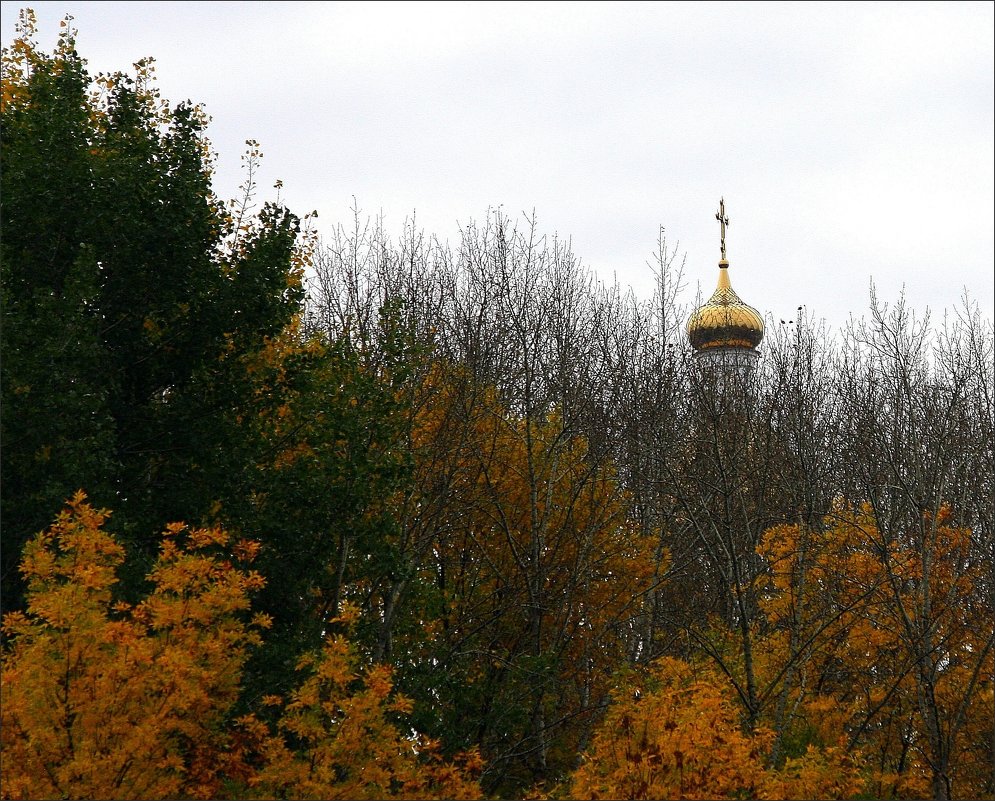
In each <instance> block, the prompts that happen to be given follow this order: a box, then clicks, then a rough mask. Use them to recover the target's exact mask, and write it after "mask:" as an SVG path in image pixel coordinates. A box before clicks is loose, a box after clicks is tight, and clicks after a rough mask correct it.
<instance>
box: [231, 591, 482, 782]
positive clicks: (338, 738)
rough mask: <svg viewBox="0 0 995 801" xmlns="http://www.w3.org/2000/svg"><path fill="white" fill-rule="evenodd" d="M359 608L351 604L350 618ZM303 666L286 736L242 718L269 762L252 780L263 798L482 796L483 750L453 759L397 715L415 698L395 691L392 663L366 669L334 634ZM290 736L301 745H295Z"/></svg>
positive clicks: (287, 713)
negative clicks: (403, 726)
mask: <svg viewBox="0 0 995 801" xmlns="http://www.w3.org/2000/svg"><path fill="white" fill-rule="evenodd" d="M354 615H355V610H354V609H352V608H351V607H346V610H345V617H346V618H349V617H351V616H354ZM336 622H343V621H342V620H341V619H340V620H339V621H336ZM299 669H300V670H302V671H305V672H307V673H308V675H307V677H306V678H305V680H304V682H303V683H302V684H301V686H300V687H299V688H298V689H297V690H296V691H295V692H294V693H293V694H292V696H291V698H290V700H289V702H288V703H287V704H286V706H285V708H284V711H283V715H282V716H281V718H280V722H279V728H280V729H281V730H282V731H283V732H285V733H286V734H287V739H286V740H285V739H284V738H283V736H281V735H279V734H278V735H275V736H268V735H266V733H265V728H264V727H262V724H260V723H259V721H257V720H256V719H254V718H246V719H243V720H242V721H241V724H242V726H243V727H244V728H246V729H247V730H249V731H252V732H255V733H256V735H257V736H258V737H259V740H260V746H259V750H260V752H261V754H262V756H263V767H262V768H261V769H260V770H259V772H258V774H257V775H255V776H253V777H252V778H251V779H250V781H249V785H250V787H251V788H252V790H253V791H254V792H256V793H259V794H260V797H262V798H306V799H312V798H313V799H337V798H349V799H378V798H383V799H387V798H410V799H421V798H453V799H463V798H468V799H473V798H480V787H479V785H478V784H477V782H476V780H475V779H474V778H473V776H474V775H475V774H477V773H479V771H480V767H481V763H480V758H479V755H477V753H476V752H475V751H471V752H470V753H468V754H463V755H461V756H460V757H459V759H458V760H457V762H456V763H445V762H443V761H442V759H441V758H440V757H439V755H438V745H437V743H435V742H433V741H430V740H427V739H425V738H423V737H421V736H420V735H418V734H416V733H414V732H411V731H410V730H409V731H408V732H404V731H402V729H401V728H399V726H398V724H396V723H395V722H393V721H392V717H397V714H398V713H400V714H401V715H404V714H407V713H408V712H410V711H411V702H410V701H409V700H408V699H406V698H404V697H403V696H400V695H397V694H395V693H394V692H393V681H392V679H391V671H390V669H389V668H387V667H385V666H383V665H378V666H375V667H371V668H369V669H367V670H366V671H361V670H360V669H359V665H358V660H357V657H356V653H355V651H354V649H353V648H352V646H351V645H350V644H349V643H348V641H347V640H346V639H345V638H344V637H341V636H334V637H330V638H329V639H328V640H327V641H326V643H325V646H324V649H323V652H322V654H321V655H320V657H317V658H306V659H304V660H302V662H301V664H300V665H299ZM273 700H274V702H276V699H273ZM288 741H291V742H294V743H297V744H298V746H297V747H296V748H295V749H293V750H292V749H291V748H289V747H288V746H287V742H288Z"/></svg>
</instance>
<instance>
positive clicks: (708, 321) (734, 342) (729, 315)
mask: <svg viewBox="0 0 995 801" xmlns="http://www.w3.org/2000/svg"><path fill="white" fill-rule="evenodd" d="M763 338H764V321H763V318H762V317H761V316H760V314H759V312H757V310H756V309H754V308H753V307H752V306H747V305H746V304H745V303H743V301H742V300H740V299H739V295H737V294H736V293H735V291H733V288H732V285H731V284H730V283H729V262H727V261H726V260H725V259H722V261H720V262H719V284H718V286H717V287H716V288H715V292H713V293H712V297H710V298H709V299H708V303H706V304H705V305H704V306H702V307H700V308H699V309H696V310H695V312H694V314H692V315H691V319H689V320H688V339H690V340H691V345H692V347H693V348H694V349H695V350H704V349H706V348H751V349H752V348H756V347H757V345H759V344H760V342H761V340H762V339H763Z"/></svg>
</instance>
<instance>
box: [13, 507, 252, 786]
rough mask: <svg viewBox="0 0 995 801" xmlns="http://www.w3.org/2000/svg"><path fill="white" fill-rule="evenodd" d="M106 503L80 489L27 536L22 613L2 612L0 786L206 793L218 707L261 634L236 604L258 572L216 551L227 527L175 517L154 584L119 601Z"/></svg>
mask: <svg viewBox="0 0 995 801" xmlns="http://www.w3.org/2000/svg"><path fill="white" fill-rule="evenodd" d="M107 514H108V513H107V512H106V511H100V510H96V509H93V508H92V507H91V506H90V505H88V504H87V503H86V502H85V496H84V495H83V494H82V493H78V494H77V495H76V496H75V497H74V498H73V499H72V501H71V503H70V505H69V509H68V510H66V511H65V512H63V513H62V514H61V515H60V516H59V517H58V519H57V520H56V522H55V524H54V525H53V526H52V527H51V528H49V529H48V530H47V531H45V532H43V533H41V534H39V535H38V536H37V537H36V538H35V539H34V540H32V541H31V542H30V543H29V544H28V546H27V547H26V549H25V555H24V560H23V563H22V568H21V569H22V572H23V573H24V575H25V577H26V578H27V580H28V585H29V589H28V597H29V604H28V609H27V614H21V613H13V614H10V615H7V616H6V618H5V619H4V632H5V634H6V635H7V637H8V638H9V641H10V642H9V646H7V647H5V649H4V652H3V709H2V726H0V738H2V739H0V742H2V744H3V763H4V769H3V787H2V794H3V796H4V797H5V798H52V797H63V798H68V797H74V798H157V797H158V798H162V797H178V796H181V795H182V796H187V797H190V796H192V797H199V798H210V797H214V796H216V795H217V794H218V792H219V789H220V785H219V778H218V777H219V775H220V773H221V772H223V771H225V770H227V769H228V763H229V762H230V760H231V757H229V756H228V755H226V753H225V752H226V750H227V746H228V742H227V739H226V737H225V735H224V732H223V729H222V728H221V727H222V723H223V718H224V715H225V714H226V712H227V711H228V709H229V708H230V707H231V705H232V703H233V702H234V701H235V697H236V694H237V692H238V685H239V681H240V678H241V668H242V665H243V663H244V661H245V657H246V650H247V648H248V647H249V646H250V645H253V644H255V643H256V642H258V640H259V636H258V634H257V633H256V632H255V631H254V630H253V629H252V628H250V627H248V626H247V625H246V624H245V623H243V622H242V620H241V613H243V612H244V611H245V610H247V609H248V606H249V600H248V596H249V593H250V592H251V591H252V590H254V589H256V588H258V587H259V586H260V585H261V584H262V579H261V578H260V576H259V575H258V574H256V573H254V572H251V571H247V570H241V569H239V568H236V567H235V566H233V564H232V562H231V561H229V559H227V558H224V557H222V556H217V555H213V553H212V552H214V551H217V550H218V549H221V548H224V547H225V546H226V545H227V544H228V543H227V535H226V534H225V533H224V532H223V531H220V530H217V529H210V530H209V529H198V530H194V531H185V530H184V527H183V526H181V525H171V526H170V527H169V528H168V529H167V531H166V533H165V535H164V538H163V544H162V548H161V551H160V555H159V559H158V561H157V562H156V564H155V567H154V568H153V570H152V572H151V573H150V575H149V579H150V581H151V582H152V583H153V585H154V588H153V590H152V592H151V594H150V595H149V596H148V597H147V598H146V599H145V600H144V601H142V602H141V603H140V604H138V605H137V606H129V605H128V604H124V603H114V602H113V597H112V588H113V585H114V584H115V582H116V580H117V579H116V575H115V573H116V570H117V568H118V567H119V566H120V564H121V563H122V561H123V559H124V551H123V549H122V547H121V546H120V545H119V544H118V543H117V542H115V540H114V539H113V538H112V537H111V536H110V535H109V534H107V533H105V532H104V531H103V530H102V526H103V524H104V522H105V520H106V518H107ZM252 550H253V548H252V546H251V544H248V543H242V544H241V545H240V546H239V551H240V553H241V554H243V555H244V556H251V554H252ZM265 623H266V621H265V620H259V621H257V624H259V625H265Z"/></svg>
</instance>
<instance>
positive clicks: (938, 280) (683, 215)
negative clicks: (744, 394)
mask: <svg viewBox="0 0 995 801" xmlns="http://www.w3.org/2000/svg"><path fill="white" fill-rule="evenodd" d="M21 5H23V4H19V3H9V2H4V3H3V7H2V9H3V21H2V30H3V44H4V45H5V46H6V45H9V44H10V42H11V41H12V39H13V37H14V23H15V21H16V17H17V11H18V9H19V8H20V7H21ZM33 8H34V9H35V10H36V12H37V15H38V21H39V27H40V35H39V40H40V42H41V44H42V45H43V47H44V48H45V49H50V48H51V46H52V44H53V43H54V40H55V36H56V33H57V30H58V21H59V19H61V18H62V16H63V15H65V14H67V13H68V14H72V15H73V17H75V22H74V24H75V25H76V26H77V27H78V29H79V36H78V40H77V46H78V49H79V51H80V53H81V54H82V55H83V56H84V57H85V58H86V59H87V60H88V62H89V66H90V69H91V72H92V73H97V72H101V71H111V70H117V69H126V68H130V66H131V64H132V63H133V62H135V61H137V60H138V59H139V58H142V57H144V56H153V57H154V58H155V59H156V65H157V73H158V77H159V86H160V89H161V91H162V95H163V96H164V97H166V98H168V99H169V100H171V101H173V102H174V103H175V102H178V101H181V100H186V99H191V100H194V101H195V102H200V103H202V104H203V105H204V106H205V107H206V110H207V112H208V113H209V114H210V115H211V117H212V120H213V121H212V123H211V126H210V128H209V136H210V138H211V140H212V142H213V143H214V146H215V148H216V150H217V151H218V154H219V162H218V167H219V168H218V175H217V177H216V190H217V192H218V194H219V195H220V196H222V197H225V198H227V197H230V196H231V195H233V194H234V193H235V189H236V187H237V186H238V184H239V183H240V181H241V176H240V174H239V163H240V159H239V157H240V155H241V153H242V152H243V150H244V141H245V140H246V139H249V138H252V139H256V140H258V141H259V142H260V143H261V145H262V147H263V151H264V153H265V160H264V163H263V169H262V172H261V184H262V185H263V186H271V185H272V184H273V183H274V182H275V181H276V180H277V179H279V180H282V181H283V187H284V188H283V190H282V192H283V198H284V200H285V201H286V203H287V204H288V205H289V206H290V208H291V209H292V210H294V211H296V212H298V213H304V212H306V211H310V210H311V209H316V210H317V211H318V212H319V229H321V230H326V229H328V228H329V227H331V226H333V225H334V224H336V223H340V222H348V221H349V219H350V214H351V213H350V207H351V206H352V204H353V197H355V199H356V202H357V203H358V205H359V207H360V209H361V211H362V213H363V215H364V216H367V215H368V216H377V215H380V214H381V213H382V215H383V217H384V220H385V224H386V227H387V229H388V230H390V231H394V232H396V233H397V234H398V235H399V234H400V231H401V227H402V224H403V223H404V220H405V218H406V217H408V216H410V215H411V214H413V213H415V214H416V215H417V217H416V219H417V223H418V225H419V227H423V228H424V229H425V230H426V231H427V232H430V233H434V234H436V235H438V236H439V237H440V238H441V239H448V240H450V241H451V242H455V241H456V240H457V238H458V231H459V226H460V225H461V224H462V225H465V224H466V223H468V222H470V221H471V220H478V221H479V220H482V219H483V218H484V217H485V215H486V213H487V210H488V208H494V207H498V206H501V207H502V208H503V210H504V211H505V212H507V213H508V214H510V215H513V216H516V217H520V216H521V214H522V213H523V212H526V213H531V212H532V211H533V210H534V211H535V214H536V216H537V218H538V222H539V227H540V229H541V230H542V231H544V232H546V233H549V234H553V233H557V234H558V235H559V236H561V237H569V238H570V239H571V240H572V243H573V249H574V252H575V253H576V254H577V255H578V256H579V257H580V258H581V260H582V261H583V262H584V263H585V264H586V265H588V266H590V267H591V268H592V269H593V270H594V271H595V272H597V273H598V274H599V275H601V276H602V277H604V278H605V279H606V280H609V281H611V280H613V278H614V277H615V276H617V278H618V280H619V282H620V283H622V284H623V285H626V286H632V287H633V288H634V289H635V291H636V292H637V294H638V295H640V296H644V297H645V296H648V295H649V293H650V291H651V288H652V283H653V275H652V272H651V270H650V268H649V267H648V266H647V261H648V260H650V259H651V258H652V254H653V252H654V249H655V244H656V239H657V233H658V230H659V227H660V226H663V227H664V228H665V229H666V235H667V238H668V241H669V242H670V244H671V245H672V246H677V249H678V251H679V253H680V254H682V255H685V254H686V257H687V268H686V270H687V273H686V274H687V278H688V279H689V286H688V290H687V298H686V299H687V300H688V301H691V300H693V298H694V294H695V291H696V289H697V288H698V285H699V283H700V285H701V290H702V291H703V292H704V294H705V295H708V294H710V293H711V291H712V289H713V288H714V285H715V280H716V276H717V269H716V262H717V260H718V258H719V238H718V223H717V222H716V220H715V218H714V215H715V212H716V210H717V207H718V202H719V198H720V196H724V197H725V201H726V211H727V213H728V215H729V218H730V225H729V230H728V235H727V245H728V256H729V260H730V263H731V272H730V277H731V279H732V283H733V287H734V288H735V289H736V290H737V291H738V292H739V294H740V296H741V297H742V298H743V299H744V300H745V301H747V302H748V303H751V304H752V305H754V306H756V307H757V308H758V309H760V310H761V311H762V312H764V313H765V314H770V315H771V316H772V317H773V318H774V319H775V320H777V319H779V318H788V317H791V316H793V313H794V310H795V308H796V307H797V306H798V305H805V306H806V307H807V308H808V310H809V313H810V314H812V315H814V316H815V317H821V318H825V319H826V321H827V322H828V323H829V324H830V325H831V326H832V328H833V329H837V328H838V327H839V326H840V325H841V324H842V323H844V322H845V321H846V320H847V319H848V317H849V315H850V314H851V313H853V314H855V315H856V316H862V315H865V314H866V311H867V308H868V297H869V294H868V289H869V286H870V283H871V281H872V280H873V281H874V282H875V284H876V286H877V289H878V294H879V297H880V298H881V299H882V300H890V301H894V300H895V299H897V297H898V295H899V293H900V291H901V290H902V287H903V286H904V287H905V291H906V296H907V299H908V301H909V302H910V304H911V305H912V306H914V307H915V308H916V309H918V310H925V309H926V308H927V307H929V308H930V309H932V311H933V315H934V319H936V318H937V317H938V316H939V315H941V314H942V312H943V310H944V309H947V308H953V307H954V306H956V305H957V304H958V303H959V299H960V297H961V295H962V293H963V290H964V288H965V287H966V288H967V289H968V290H969V292H970V294H971V296H972V298H973V299H975V300H976V301H977V302H978V303H979V304H980V305H981V308H982V310H983V313H984V315H985V316H986V317H988V318H989V319H990V318H992V317H995V313H993V307H995V285H993V265H995V255H993V238H995V237H993V229H995V207H993V198H995V190H993V175H995V165H993V153H995V137H993V129H995V122H993V119H995V112H993V95H995V90H993V78H992V76H993V69H995V56H993V38H995V34H993V31H995V20H993V9H995V4H993V3H991V2H972V3H956V2H942V3H927V2H914V3H911V2H910V3H868V2H860V3H853V4H850V3H827V4H822V3H780V2H779V3H745V2H735V3H721V2H708V3H704V2H701V3H687V4H685V3H659V4H657V3H631V4H629V3H569V2H557V3H551V4H543V3H458V2H445V3H438V4H436V3H417V2H403V3H386V2H384V3H317V2H315V3H294V2H280V3H264V2H247V3H238V2H223V3H213V2H189V3H188V2H172V3H171V2H155V3H142V2H127V3H116V2H89V3H79V2H59V3H48V2H42V3H34V4H33Z"/></svg>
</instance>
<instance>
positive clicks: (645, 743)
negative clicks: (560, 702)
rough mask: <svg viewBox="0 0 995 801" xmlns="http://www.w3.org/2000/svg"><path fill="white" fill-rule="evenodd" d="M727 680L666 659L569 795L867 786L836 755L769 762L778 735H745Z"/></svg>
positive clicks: (616, 703) (789, 792)
mask: <svg viewBox="0 0 995 801" xmlns="http://www.w3.org/2000/svg"><path fill="white" fill-rule="evenodd" d="M727 688H728V683H727V682H726V681H725V680H724V679H723V678H722V677H720V676H718V675H716V674H715V673H714V672H712V671H710V670H707V669H706V670H703V669H694V668H692V667H691V666H689V665H687V664H686V663H683V662H680V661H678V660H674V659H661V660H658V661H657V662H656V663H655V664H654V666H653V668H652V671H651V673H650V675H649V677H648V678H647V679H646V680H644V681H643V682H640V683H639V684H637V685H626V686H624V687H623V688H621V689H620V690H618V691H616V692H615V693H614V696H613V703H612V704H611V706H610V707H609V710H608V713H607V715H606V716H605V720H604V721H603V723H602V724H601V726H600V727H599V729H598V730H597V732H596V734H595V736H594V739H593V741H592V744H591V747H590V748H589V749H588V752H587V754H585V757H584V761H583V763H582V765H581V766H580V768H578V769H577V771H576V772H575V773H574V774H573V776H572V777H571V779H570V784H569V789H568V796H569V797H571V798H591V799H606V798H640V799H664V798H685V799H717V798H744V797H745V798H770V799H774V798H828V797H832V798H847V797H851V796H854V795H856V794H857V793H859V792H860V790H861V789H862V782H861V781H860V780H859V776H858V771H857V767H856V766H855V765H854V764H853V763H852V762H851V761H850V760H849V758H848V757H847V756H846V755H845V754H842V753H841V752H839V751H838V750H836V749H827V750H825V751H820V750H818V749H815V748H812V749H810V751H809V753H808V754H806V755H805V756H804V757H802V758H799V759H795V760H791V761H789V762H788V764H787V765H785V767H784V769H783V770H773V769H771V768H768V767H767V766H766V765H765V760H766V756H767V753H768V750H769V748H770V745H771V742H772V740H773V733H772V732H771V731H770V730H769V729H766V728H763V727H758V728H757V729H756V730H755V731H753V732H752V733H747V732H744V730H743V728H742V726H741V721H740V716H739V712H738V708H737V705H736V703H735V701H734V700H733V699H732V698H730V697H729V696H728V695H727Z"/></svg>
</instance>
